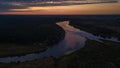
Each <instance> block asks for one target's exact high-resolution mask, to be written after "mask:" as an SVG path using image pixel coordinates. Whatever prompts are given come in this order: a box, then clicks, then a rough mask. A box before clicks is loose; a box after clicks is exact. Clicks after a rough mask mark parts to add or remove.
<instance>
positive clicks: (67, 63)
mask: <svg viewBox="0 0 120 68" xmlns="http://www.w3.org/2000/svg"><path fill="white" fill-rule="evenodd" d="M119 52H120V43H116V42H111V41H106V40H104V42H103V43H101V42H97V41H93V40H87V42H86V46H85V47H84V48H82V49H81V50H78V51H76V52H74V53H72V54H70V55H65V56H63V57H60V58H58V59H56V58H53V57H48V58H43V59H39V60H33V61H26V62H23V63H20V62H18V63H7V64H0V68H70V67H72V68H119V67H120V54H119Z"/></svg>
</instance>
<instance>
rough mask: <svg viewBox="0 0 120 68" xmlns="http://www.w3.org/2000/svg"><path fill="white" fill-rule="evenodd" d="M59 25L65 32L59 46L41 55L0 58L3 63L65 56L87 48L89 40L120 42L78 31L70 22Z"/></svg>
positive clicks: (58, 23) (59, 23)
mask: <svg viewBox="0 0 120 68" xmlns="http://www.w3.org/2000/svg"><path fill="white" fill-rule="evenodd" d="M56 24H57V25H59V26H60V27H62V28H63V29H64V31H65V38H64V40H62V41H60V42H59V43H58V44H56V45H53V46H52V47H49V48H48V49H47V50H46V51H44V52H40V53H32V54H26V55H24V56H14V57H3V58H0V62H1V63H10V62H18V61H19V62H24V61H31V60H35V59H40V58H43V57H50V56H53V57H56V58H58V57H60V56H63V55H68V54H70V53H72V52H74V51H77V50H79V49H81V48H83V47H84V46H85V42H86V40H87V39H90V40H96V41H98V42H102V40H100V39H104V40H111V41H115V42H119V41H118V40H117V38H114V37H113V38H102V37H100V36H94V35H93V34H91V33H88V32H85V31H82V30H80V29H77V28H75V27H73V26H71V25H69V21H62V22H57V23H56Z"/></svg>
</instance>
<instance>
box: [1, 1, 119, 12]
mask: <svg viewBox="0 0 120 68" xmlns="http://www.w3.org/2000/svg"><path fill="white" fill-rule="evenodd" d="M96 1H97V3H101V2H117V0H0V12H4V11H10V9H23V8H27V7H30V6H61V5H62V6H63V5H76V4H87V3H96Z"/></svg>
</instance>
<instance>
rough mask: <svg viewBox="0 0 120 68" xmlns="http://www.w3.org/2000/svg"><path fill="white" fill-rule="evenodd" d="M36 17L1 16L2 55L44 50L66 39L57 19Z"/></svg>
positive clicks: (0, 47)
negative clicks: (57, 23)
mask: <svg viewBox="0 0 120 68" xmlns="http://www.w3.org/2000/svg"><path fill="white" fill-rule="evenodd" d="M32 18H33V19H32ZM36 18H38V17H35V18H34V16H33V17H32V16H31V17H30V18H29V16H25V17H24V16H4V15H3V16H0V57H7V56H16V55H18V56H20V55H25V54H29V53H36V52H42V51H45V50H46V49H47V48H48V47H49V46H53V45H55V44H57V43H59V42H60V41H61V40H63V39H64V35H65V32H64V30H63V29H62V28H61V27H59V26H58V25H56V24H55V22H56V21H51V20H49V19H48V18H47V19H45V18H40V19H39V18H38V19H36ZM31 19H32V20H31ZM44 19H45V20H44ZM37 20H38V21H37Z"/></svg>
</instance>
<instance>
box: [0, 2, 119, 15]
mask: <svg viewBox="0 0 120 68" xmlns="http://www.w3.org/2000/svg"><path fill="white" fill-rule="evenodd" d="M99 1H100V0H99ZM106 1H107V0H106ZM108 1H110V3H95V4H85V3H94V2H96V1H95V0H89V1H83V0H82V1H78V0H77V1H75V0H53V1H50V0H49V1H48V0H44V1H42V0H11V1H10V0H0V14H20V15H22V14H23V15H26V14H28V15H29V14H30V15H32V14H33V15H34V14H35V15H59V14H61V15H62V14H64V15H74V14H75V15H79V14H80V15H81V14H120V9H119V7H120V2H119V1H120V0H118V2H116V3H113V2H111V1H113V0H108ZM114 1H117V0H114ZM97 2H98V0H97Z"/></svg>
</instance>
